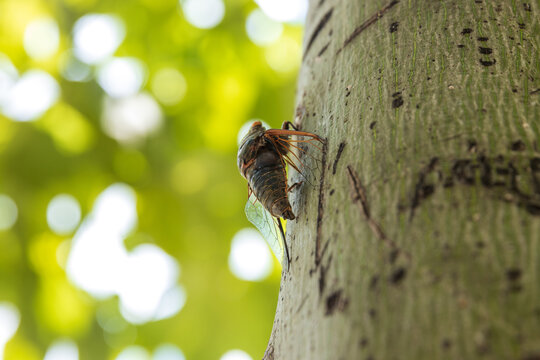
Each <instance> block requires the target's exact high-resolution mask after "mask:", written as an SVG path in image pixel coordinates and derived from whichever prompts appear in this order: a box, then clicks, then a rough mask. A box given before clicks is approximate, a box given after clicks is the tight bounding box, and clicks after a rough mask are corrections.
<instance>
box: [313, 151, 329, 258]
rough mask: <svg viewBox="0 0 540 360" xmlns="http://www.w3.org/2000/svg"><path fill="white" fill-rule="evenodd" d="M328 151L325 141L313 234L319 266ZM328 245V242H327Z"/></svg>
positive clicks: (321, 253) (321, 252)
mask: <svg viewBox="0 0 540 360" xmlns="http://www.w3.org/2000/svg"><path fill="white" fill-rule="evenodd" d="M327 151H328V143H327V142H325V143H324V144H323V148H322V153H323V155H322V164H321V165H322V172H321V179H320V181H319V203H318V205H317V232H316V236H315V266H319V264H320V262H321V259H322V255H323V251H322V249H321V237H322V220H323V216H324V177H325V175H326V157H327ZM327 245H328V243H327Z"/></svg>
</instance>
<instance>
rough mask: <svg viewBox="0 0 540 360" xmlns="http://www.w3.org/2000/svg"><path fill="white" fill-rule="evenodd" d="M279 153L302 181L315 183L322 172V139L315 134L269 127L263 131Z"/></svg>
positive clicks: (313, 184)
mask: <svg viewBox="0 0 540 360" xmlns="http://www.w3.org/2000/svg"><path fill="white" fill-rule="evenodd" d="M296 134H298V135H296ZM265 136H266V137H267V139H269V140H270V141H272V142H273V143H274V145H275V147H276V149H277V150H278V152H279V153H280V155H281V158H282V160H283V161H284V162H285V163H286V164H287V165H288V166H289V170H291V169H292V170H294V172H297V173H298V174H299V175H300V176H299V177H300V179H301V181H304V182H306V183H308V184H310V185H312V186H315V185H316V184H317V179H319V178H320V176H321V172H322V161H321V155H322V148H323V145H324V141H323V140H322V139H321V138H319V137H318V136H317V135H315V134H311V133H305V132H301V131H290V130H278V129H270V130H267V131H266V133H265Z"/></svg>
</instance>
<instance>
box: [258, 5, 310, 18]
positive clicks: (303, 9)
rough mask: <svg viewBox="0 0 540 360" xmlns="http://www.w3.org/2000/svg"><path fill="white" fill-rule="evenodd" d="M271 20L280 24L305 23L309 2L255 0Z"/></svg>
mask: <svg viewBox="0 0 540 360" xmlns="http://www.w3.org/2000/svg"><path fill="white" fill-rule="evenodd" d="M255 2H256V3H257V4H258V5H259V6H260V7H261V9H262V11H264V13H265V14H266V15H268V17H269V18H271V19H273V20H275V21H279V22H292V23H303V22H304V19H305V18H306V14H307V8H308V1H307V0H255Z"/></svg>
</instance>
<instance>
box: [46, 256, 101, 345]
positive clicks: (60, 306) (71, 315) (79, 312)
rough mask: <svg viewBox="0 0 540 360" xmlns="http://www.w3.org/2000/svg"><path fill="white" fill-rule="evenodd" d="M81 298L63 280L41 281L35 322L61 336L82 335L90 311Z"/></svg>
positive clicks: (88, 305)
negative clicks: (37, 321)
mask: <svg viewBox="0 0 540 360" xmlns="http://www.w3.org/2000/svg"><path fill="white" fill-rule="evenodd" d="M53 261H54V258H53ZM81 295H82V294H81V293H80V292H79V291H78V290H77V289H75V288H74V287H73V286H72V285H71V284H70V283H69V282H67V281H66V279H65V278H64V277H62V276H49V277H43V278H42V279H41V283H40V287H39V292H38V293H37V297H36V310H37V315H38V320H39V321H40V322H41V323H42V324H43V325H44V326H45V327H46V328H47V329H48V330H49V331H51V332H53V333H55V334H58V335H61V336H69V337H72V336H78V335H80V334H83V333H85V332H86V331H88V328H89V326H90V324H91V322H92V318H93V311H92V308H91V306H90V304H89V303H88V301H87V299H85V298H84V297H82V296H81Z"/></svg>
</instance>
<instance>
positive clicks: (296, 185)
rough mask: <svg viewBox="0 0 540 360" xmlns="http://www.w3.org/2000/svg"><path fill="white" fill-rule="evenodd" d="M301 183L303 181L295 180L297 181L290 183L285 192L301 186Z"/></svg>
mask: <svg viewBox="0 0 540 360" xmlns="http://www.w3.org/2000/svg"><path fill="white" fill-rule="evenodd" d="M303 183H304V182H303V181H299V182H297V183H294V184H292V185H291V186H290V187H289V188H288V189H287V192H291V191H293V190H294V189H295V188H297V187H299V186H301V185H302V184H303Z"/></svg>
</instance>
